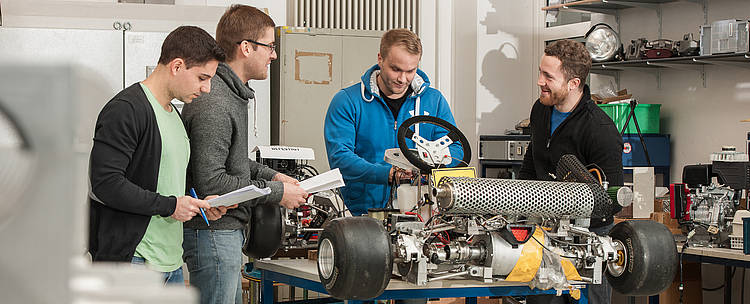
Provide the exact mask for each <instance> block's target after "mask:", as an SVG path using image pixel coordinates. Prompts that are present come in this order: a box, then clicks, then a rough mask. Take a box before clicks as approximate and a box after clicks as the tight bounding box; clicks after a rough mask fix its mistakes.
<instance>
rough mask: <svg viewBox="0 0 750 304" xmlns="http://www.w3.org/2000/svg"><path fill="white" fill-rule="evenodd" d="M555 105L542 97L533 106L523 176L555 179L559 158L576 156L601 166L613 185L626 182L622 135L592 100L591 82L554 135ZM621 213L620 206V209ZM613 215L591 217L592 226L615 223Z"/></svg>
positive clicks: (588, 162)
mask: <svg viewBox="0 0 750 304" xmlns="http://www.w3.org/2000/svg"><path fill="white" fill-rule="evenodd" d="M551 116H552V107H551V106H545V105H543V104H542V103H541V102H539V100H537V101H536V102H535V103H534V106H533V107H532V109H531V116H530V121H531V125H530V127H531V143H529V147H528V149H527V150H526V155H524V158H523V165H522V166H521V171H520V174H519V177H520V179H530V180H552V176H550V174H549V173H552V174H554V173H555V168H556V166H557V162H558V160H560V157H562V156H563V155H565V154H573V155H575V156H576V157H577V158H578V159H579V160H580V161H581V162H582V163H583V165H585V166H588V165H590V164H596V165H598V166H599V167H600V168H601V169H602V170H603V171H604V174H605V175H606V178H607V181H609V185H610V186H621V185H623V179H624V177H623V171H622V147H623V146H622V145H623V144H622V136H620V133H619V132H618V131H617V128H616V127H615V124H614V122H612V119H611V118H610V117H609V116H607V114H606V113H604V111H602V110H601V109H600V108H599V107H598V106H597V105H596V104H595V103H594V102H593V101H592V100H591V93H590V91H589V87H588V85H585V86H584V89H583V96H581V100H580V101H579V102H578V104H577V105H576V107H575V109H573V112H572V113H570V115H569V116H568V117H567V118H566V119H565V120H564V121H563V122H562V123H560V125H559V126H558V127H557V129H555V132H554V133H553V134H552V135H551V136H550V117H551ZM617 209H618V210H616V211H618V212H619V209H621V208H617ZM612 220H613V218H612V216H609V217H607V218H603V219H602V218H598V219H591V227H592V228H596V227H601V226H604V225H608V224H609V223H612Z"/></svg>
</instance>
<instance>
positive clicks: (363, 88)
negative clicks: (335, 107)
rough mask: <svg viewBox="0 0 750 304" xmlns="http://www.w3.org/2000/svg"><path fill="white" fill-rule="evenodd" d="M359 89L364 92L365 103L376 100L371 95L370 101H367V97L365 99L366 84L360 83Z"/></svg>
mask: <svg viewBox="0 0 750 304" xmlns="http://www.w3.org/2000/svg"><path fill="white" fill-rule="evenodd" d="M359 89H360V91H361V92H362V99H364V100H365V101H367V102H371V101H372V100H373V99H375V96H374V95H372V94H370V99H367V97H365V83H364V82H360V83H359Z"/></svg>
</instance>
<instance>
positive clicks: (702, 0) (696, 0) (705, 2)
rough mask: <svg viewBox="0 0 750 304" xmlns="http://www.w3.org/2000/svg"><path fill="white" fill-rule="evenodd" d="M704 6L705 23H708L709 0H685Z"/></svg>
mask: <svg viewBox="0 0 750 304" xmlns="http://www.w3.org/2000/svg"><path fill="white" fill-rule="evenodd" d="M683 1H685V2H692V3H695V4H700V5H701V6H703V24H708V0H683Z"/></svg>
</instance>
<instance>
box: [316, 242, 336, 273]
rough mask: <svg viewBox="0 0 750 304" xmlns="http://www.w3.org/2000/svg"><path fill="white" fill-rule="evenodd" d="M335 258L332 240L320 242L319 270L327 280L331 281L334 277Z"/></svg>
mask: <svg viewBox="0 0 750 304" xmlns="http://www.w3.org/2000/svg"><path fill="white" fill-rule="evenodd" d="M334 258H335V256H334V253H333V244H332V243H331V240H329V239H323V241H321V242H320V252H318V269H319V270H320V274H321V275H322V276H323V277H324V278H325V279H330V278H331V275H333V267H334V261H335V259H334Z"/></svg>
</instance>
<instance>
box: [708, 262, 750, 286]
mask: <svg viewBox="0 0 750 304" xmlns="http://www.w3.org/2000/svg"><path fill="white" fill-rule="evenodd" d="M735 271H737V267H732V275H730V276H729V280H730V281H729V282H724V284H721V285H719V286H718V287H713V288H703V291H717V290H719V289H722V288H724V285H726V284H727V283H729V284H732V281H731V280H732V278H734V272H735ZM743 271H744V269H743ZM743 279H744V278H743ZM742 286H743V288H742V290H743V291H744V290H745V288H744V286H745V285H744V283H743V285H742Z"/></svg>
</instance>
